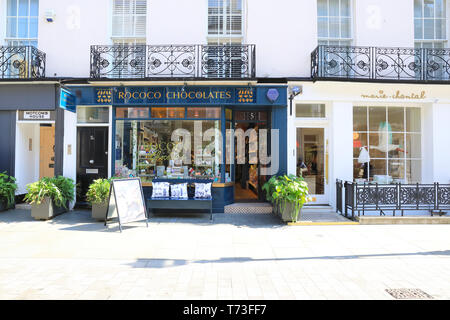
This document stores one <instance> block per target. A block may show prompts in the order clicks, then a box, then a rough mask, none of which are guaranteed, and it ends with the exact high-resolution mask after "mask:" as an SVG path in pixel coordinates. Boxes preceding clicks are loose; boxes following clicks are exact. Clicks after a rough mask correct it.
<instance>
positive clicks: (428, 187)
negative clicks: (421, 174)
mask: <svg viewBox="0 0 450 320" xmlns="http://www.w3.org/2000/svg"><path fill="white" fill-rule="evenodd" d="M341 184H342V182H340V180H338V182H337V186H339V185H341ZM336 191H337V192H339V193H342V186H340V188H337V189H336ZM344 194H345V205H344V210H345V211H344V212H345V216H348V211H349V210H350V211H351V215H352V217H353V218H354V215H355V212H357V213H358V215H360V213H361V212H362V214H363V215H364V213H365V211H379V212H380V214H381V215H384V214H385V211H392V212H393V215H395V212H396V211H401V214H402V215H403V214H404V211H405V210H429V211H431V212H434V213H435V212H441V210H443V209H446V210H448V209H450V185H442V184H439V183H434V184H372V183H370V184H358V183H355V182H345V183H344Z"/></svg>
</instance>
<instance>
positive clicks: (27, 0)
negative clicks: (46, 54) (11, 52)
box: [6, 0, 39, 47]
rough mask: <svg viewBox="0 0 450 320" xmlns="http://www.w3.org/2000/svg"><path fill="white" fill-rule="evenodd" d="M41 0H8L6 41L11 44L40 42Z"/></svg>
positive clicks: (34, 43)
mask: <svg viewBox="0 0 450 320" xmlns="http://www.w3.org/2000/svg"><path fill="white" fill-rule="evenodd" d="M38 16H39V0H8V1H7V4H6V43H7V44H8V45H10V46H18V45H32V46H35V47H37V42H38Z"/></svg>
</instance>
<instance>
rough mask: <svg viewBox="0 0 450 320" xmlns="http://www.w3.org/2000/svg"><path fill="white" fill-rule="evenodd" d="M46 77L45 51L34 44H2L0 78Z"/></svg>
mask: <svg viewBox="0 0 450 320" xmlns="http://www.w3.org/2000/svg"><path fill="white" fill-rule="evenodd" d="M21 78H45V53H44V52H42V51H40V50H38V49H36V48H35V47H33V46H0V79H21Z"/></svg>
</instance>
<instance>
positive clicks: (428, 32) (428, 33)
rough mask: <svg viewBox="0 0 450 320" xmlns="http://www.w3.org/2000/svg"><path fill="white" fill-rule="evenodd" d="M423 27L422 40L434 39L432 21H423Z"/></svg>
mask: <svg viewBox="0 0 450 320" xmlns="http://www.w3.org/2000/svg"><path fill="white" fill-rule="evenodd" d="M423 26H424V32H423V38H424V39H434V20H433V19H425V20H424V21H423Z"/></svg>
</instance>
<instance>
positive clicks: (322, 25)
mask: <svg viewBox="0 0 450 320" xmlns="http://www.w3.org/2000/svg"><path fill="white" fill-rule="evenodd" d="M317 26H318V30H317V32H318V36H319V37H328V18H318V20H317Z"/></svg>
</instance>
